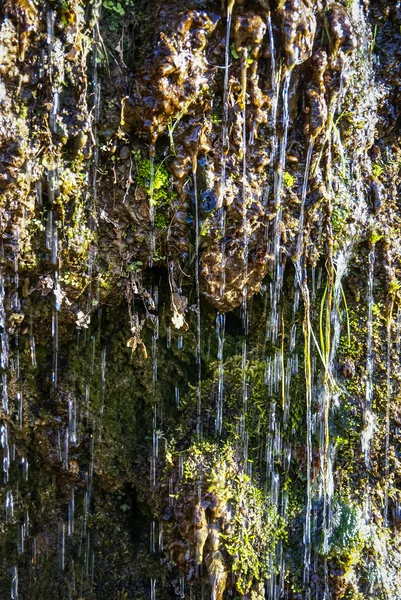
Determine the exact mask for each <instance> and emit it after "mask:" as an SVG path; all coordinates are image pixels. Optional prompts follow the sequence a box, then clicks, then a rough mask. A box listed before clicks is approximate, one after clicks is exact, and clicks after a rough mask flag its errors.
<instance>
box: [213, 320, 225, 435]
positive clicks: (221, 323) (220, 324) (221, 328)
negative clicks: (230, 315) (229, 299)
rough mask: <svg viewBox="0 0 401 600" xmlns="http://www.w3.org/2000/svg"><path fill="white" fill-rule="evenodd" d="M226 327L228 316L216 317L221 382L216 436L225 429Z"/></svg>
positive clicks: (217, 407)
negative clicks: (224, 361)
mask: <svg viewBox="0 0 401 600" xmlns="http://www.w3.org/2000/svg"><path fill="white" fill-rule="evenodd" d="M225 326H226V315H225V314H217V315H216V333H217V340H218V350H217V360H218V361H219V381H218V387H217V405H216V422H215V430H216V434H217V435H220V434H221V431H222V427H223V398H224V395H223V392H224V363H223V356H224V334H225Z"/></svg>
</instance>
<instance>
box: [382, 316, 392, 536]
mask: <svg viewBox="0 0 401 600" xmlns="http://www.w3.org/2000/svg"><path fill="white" fill-rule="evenodd" d="M389 312H390V314H389V315H388V317H387V344H386V345H387V352H386V374H387V377H386V378H387V398H386V448H385V459H384V460H385V475H386V479H385V481H386V485H385V490H384V514H383V521H384V525H385V527H388V526H389V521H388V496H389V485H390V484H389V476H390V425H391V413H390V410H391V401H392V397H393V381H392V368H391V367H392V364H391V348H392V337H391V324H392V313H393V305H391V308H390V311H389Z"/></svg>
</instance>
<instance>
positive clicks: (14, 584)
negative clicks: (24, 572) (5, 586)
mask: <svg viewBox="0 0 401 600" xmlns="http://www.w3.org/2000/svg"><path fill="white" fill-rule="evenodd" d="M11 600H18V567H13V568H12V575H11Z"/></svg>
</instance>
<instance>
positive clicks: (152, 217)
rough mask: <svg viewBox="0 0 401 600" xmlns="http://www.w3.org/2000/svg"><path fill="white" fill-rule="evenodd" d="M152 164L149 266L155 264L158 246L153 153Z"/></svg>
mask: <svg viewBox="0 0 401 600" xmlns="http://www.w3.org/2000/svg"><path fill="white" fill-rule="evenodd" d="M149 164H150V183H149V222H150V259H149V267H150V268H152V266H153V255H154V253H155V248H156V237H155V201H154V188H155V159H154V156H153V155H152V153H150V155H149Z"/></svg>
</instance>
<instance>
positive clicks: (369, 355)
mask: <svg viewBox="0 0 401 600" xmlns="http://www.w3.org/2000/svg"><path fill="white" fill-rule="evenodd" d="M374 267H375V246H374V245H373V246H372V248H371V249H370V251H369V274H368V320H367V324H366V330H367V339H366V389H365V406H364V414H363V431H362V435H361V446H362V452H363V455H364V457H365V465H366V468H367V469H369V468H370V443H371V440H372V435H373V429H374V417H373V413H372V399H373V371H374V355H373V303H374V295H373V284H374Z"/></svg>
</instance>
